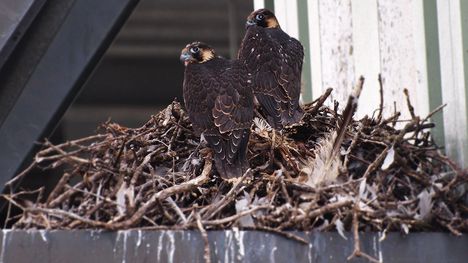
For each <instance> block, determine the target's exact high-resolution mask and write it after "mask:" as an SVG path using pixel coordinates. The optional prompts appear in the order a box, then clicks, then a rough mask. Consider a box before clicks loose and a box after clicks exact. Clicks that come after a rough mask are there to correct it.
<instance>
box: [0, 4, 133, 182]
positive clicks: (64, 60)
mask: <svg viewBox="0 0 468 263" xmlns="http://www.w3.org/2000/svg"><path fill="white" fill-rule="evenodd" d="M137 2H138V0H108V1H104V0H102V1H94V0H67V1H64V0H61V1H48V2H47V6H45V7H44V9H45V10H43V12H41V14H40V15H39V16H38V19H39V22H38V23H35V24H34V25H33V28H32V30H29V31H28V32H29V33H30V34H31V35H34V34H35V32H37V31H44V30H45V33H44V34H46V33H47V34H46V35H47V36H42V37H41V36H39V37H37V38H34V37H32V38H30V37H25V41H24V42H23V41H22V42H21V43H20V45H19V46H20V48H19V49H18V52H16V50H15V53H14V54H13V55H14V56H15V57H14V59H12V61H11V64H10V61H9V63H7V64H5V68H7V66H8V72H5V71H2V72H1V73H2V74H0V77H1V79H0V80H1V81H0V90H1V89H4V90H10V91H11V93H12V94H3V95H5V96H8V97H10V96H12V97H14V99H13V101H12V102H5V104H9V105H6V106H5V105H4V103H3V102H4V101H2V100H0V102H2V103H0V108H1V109H2V111H3V110H4V111H5V112H3V113H8V115H6V117H5V119H4V120H3V122H1V121H0V145H1V148H0V185H4V183H5V182H6V181H7V180H8V179H10V178H11V177H12V176H13V175H14V174H15V173H16V172H17V170H18V169H19V168H20V166H21V164H22V163H23V162H24V161H25V160H26V158H27V156H28V154H29V153H30V152H31V150H32V149H33V148H34V144H35V142H37V141H41V140H43V137H44V136H48V135H49V134H50V132H51V131H52V130H53V129H54V128H55V125H56V123H57V121H58V120H59V119H60V118H61V116H62V114H63V112H64V111H65V110H66V108H67V107H68V106H69V104H70V103H71V101H72V100H73V99H74V97H75V95H76V94H77V93H78V91H79V89H80V88H81V86H82V84H83V83H84V82H85V81H86V79H87V77H88V76H89V74H90V73H91V71H92V69H93V67H94V66H95V65H96V63H98V61H99V59H100V57H101V55H102V54H103V53H104V51H105V49H106V48H107V46H108V45H109V44H110V43H111V41H112V39H113V36H114V35H115V34H116V32H117V30H118V29H119V28H120V26H121V25H122V24H123V22H124V21H125V19H126V17H127V16H128V14H129V13H130V12H131V10H132V8H133V7H134V6H135V4H136V3H137ZM63 16H64V18H63V19H61V20H59V21H57V20H56V19H55V17H63ZM49 29H56V30H57V31H52V30H49ZM49 31H52V32H49ZM49 33H50V34H49ZM29 50H33V51H35V53H34V52H33V53H32V54H30V53H28V52H29ZM23 54H28V55H27V56H22V55H23ZM16 56H17V57H16ZM36 58H37V60H36ZM17 91H21V92H20V93H18V92H17ZM10 104H11V105H10ZM26 161H28V160H26Z"/></svg>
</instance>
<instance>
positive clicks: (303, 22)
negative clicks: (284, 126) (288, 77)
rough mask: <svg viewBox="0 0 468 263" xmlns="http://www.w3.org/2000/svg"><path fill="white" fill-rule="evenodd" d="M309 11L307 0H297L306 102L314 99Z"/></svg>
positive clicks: (303, 94) (303, 93) (303, 95)
mask: <svg viewBox="0 0 468 263" xmlns="http://www.w3.org/2000/svg"><path fill="white" fill-rule="evenodd" d="M307 12H308V8H307V0H297V17H298V19H299V23H298V24H299V40H300V41H301V43H302V45H303V46H304V64H303V66H302V98H303V100H304V102H305V103H307V102H311V101H312V72H311V65H310V41H309V16H308V13H307Z"/></svg>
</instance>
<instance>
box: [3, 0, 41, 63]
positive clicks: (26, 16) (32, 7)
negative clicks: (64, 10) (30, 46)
mask: <svg viewBox="0 0 468 263" xmlns="http://www.w3.org/2000/svg"><path fill="white" fill-rule="evenodd" d="M44 3H45V0H2V1H0V68H2V66H3V64H4V63H5V61H6V60H7V59H8V57H9V56H10V53H11V51H12V50H13V49H14V48H15V46H16V44H17V43H18V42H19V40H20V39H21V37H22V36H23V34H24V33H25V31H26V29H27V28H28V26H29V25H30V24H31V22H32V21H33V20H34V18H35V17H36V15H37V13H39V11H40V10H41V8H42V6H43V5H44Z"/></svg>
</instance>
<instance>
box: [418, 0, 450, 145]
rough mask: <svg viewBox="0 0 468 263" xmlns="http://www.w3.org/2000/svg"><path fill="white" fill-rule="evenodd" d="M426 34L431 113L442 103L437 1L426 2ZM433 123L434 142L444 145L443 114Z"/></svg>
mask: <svg viewBox="0 0 468 263" xmlns="http://www.w3.org/2000/svg"><path fill="white" fill-rule="evenodd" d="M423 10H424V31H425V32H424V33H425V37H426V59H427V85H428V89H429V90H428V93H429V111H432V110H434V109H435V108H437V107H438V106H440V105H441V104H442V103H443V102H442V84H441V73H440V55H439V29H438V21H437V1H436V0H424V1H423ZM431 121H432V122H434V123H435V124H436V128H435V129H434V130H433V137H434V140H435V141H436V142H437V143H438V144H439V145H442V144H443V143H444V138H445V136H444V116H443V112H442V111H440V112H439V113H437V114H435V115H434V116H432V118H431Z"/></svg>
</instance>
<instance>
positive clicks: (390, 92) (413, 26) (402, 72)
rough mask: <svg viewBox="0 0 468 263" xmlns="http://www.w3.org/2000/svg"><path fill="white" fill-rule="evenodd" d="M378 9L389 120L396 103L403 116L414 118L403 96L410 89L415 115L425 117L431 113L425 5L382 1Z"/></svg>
mask: <svg viewBox="0 0 468 263" xmlns="http://www.w3.org/2000/svg"><path fill="white" fill-rule="evenodd" d="M377 8H378V16H379V42H380V67H381V69H380V70H381V73H382V79H383V82H384V97H385V104H384V113H386V114H385V115H386V116H390V115H391V114H392V113H393V111H394V107H393V102H394V101H395V102H396V107H397V110H399V111H401V112H402V116H404V117H405V118H410V117H411V116H410V114H409V112H408V110H407V108H408V107H407V103H406V99H405V96H404V95H403V89H405V88H406V89H408V90H409V93H410V96H411V101H412V103H413V105H414V108H415V112H416V113H417V114H418V115H421V116H425V115H426V114H427V113H428V112H429V109H428V94H427V92H428V90H427V71H426V57H425V55H426V49H425V42H424V18H423V6H422V1H421V0H411V1H408V0H398V1H383V0H381V1H378V2H377ZM370 77H373V78H375V76H370ZM368 88H369V89H371V88H375V87H368ZM364 92H365V91H364ZM375 99H376V100H377V98H375Z"/></svg>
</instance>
